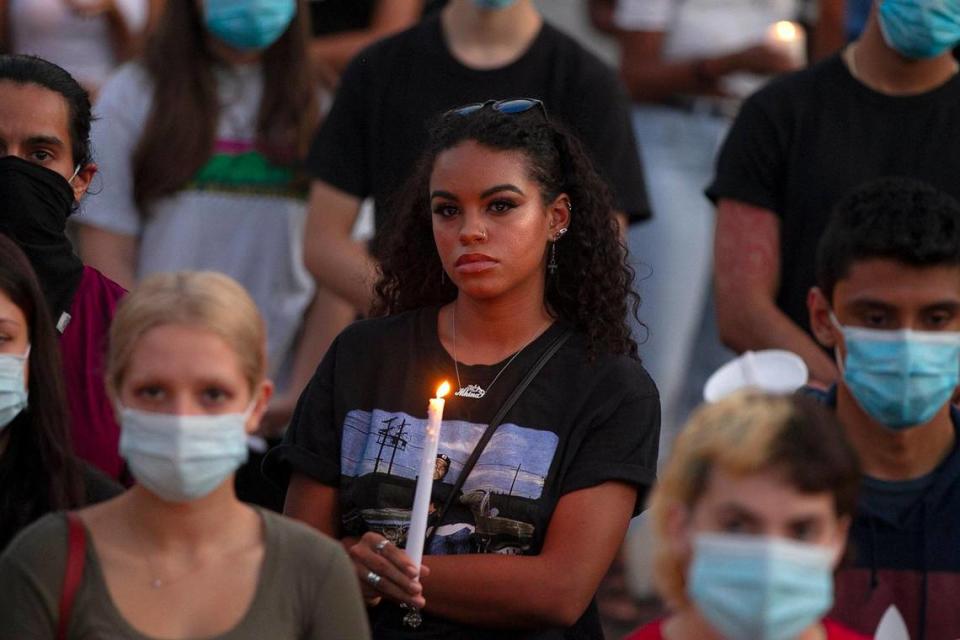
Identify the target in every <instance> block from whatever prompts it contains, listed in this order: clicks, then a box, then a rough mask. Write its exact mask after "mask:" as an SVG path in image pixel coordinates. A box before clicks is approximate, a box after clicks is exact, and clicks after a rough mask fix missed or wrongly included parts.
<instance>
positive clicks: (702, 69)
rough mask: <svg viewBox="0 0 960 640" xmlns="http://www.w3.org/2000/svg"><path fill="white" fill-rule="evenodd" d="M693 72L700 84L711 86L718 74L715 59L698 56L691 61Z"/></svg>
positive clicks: (719, 74)
mask: <svg viewBox="0 0 960 640" xmlns="http://www.w3.org/2000/svg"><path fill="white" fill-rule="evenodd" d="M693 73H694V75H695V76H696V78H697V82H698V83H699V84H700V85H702V86H711V85H713V83H715V82H716V81H717V80H718V79H719V78H720V76H721V75H722V74H721V73H719V70H718V69H717V64H716V61H715V60H714V59H712V58H700V59H698V60H696V61H695V62H694V63H693Z"/></svg>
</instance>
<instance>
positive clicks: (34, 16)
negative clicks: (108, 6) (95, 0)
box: [7, 0, 150, 86]
mask: <svg viewBox="0 0 960 640" xmlns="http://www.w3.org/2000/svg"><path fill="white" fill-rule="evenodd" d="M114 2H115V3H116V5H117V9H118V10H119V11H120V13H121V15H122V16H123V18H124V20H125V22H126V23H127V27H128V28H129V29H130V30H131V31H133V32H134V33H140V32H141V31H143V29H144V28H145V27H146V26H147V18H148V17H149V16H148V13H149V10H150V7H149V3H148V0H114ZM7 11H8V12H9V18H10V22H9V24H10V34H11V38H12V40H13V50H14V51H16V52H17V53H30V54H33V55H36V56H40V57H41V58H44V59H45V60H49V61H50V62H53V63H55V64H58V65H60V66H61V67H63V68H64V69H66V70H67V71H68V72H70V75H72V76H73V77H74V78H76V79H77V80H78V81H80V82H81V83H83V84H85V85H87V86H100V85H101V84H103V83H104V82H105V81H106V79H107V77H108V76H109V75H110V72H111V71H113V68H114V67H115V66H116V64H117V61H116V56H114V53H113V43H112V41H111V39H110V28H109V25H108V24H107V19H106V18H105V17H103V16H98V17H95V18H84V17H82V16H80V15H78V14H77V13H76V12H75V11H74V10H73V9H72V8H70V6H69V5H68V4H67V2H66V0H10V3H9V6H8V9H7Z"/></svg>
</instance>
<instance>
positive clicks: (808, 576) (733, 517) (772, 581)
mask: <svg viewBox="0 0 960 640" xmlns="http://www.w3.org/2000/svg"><path fill="white" fill-rule="evenodd" d="M858 483H859V465H858V464H857V460H856V457H855V455H854V453H853V451H852V449H851V448H850V447H849V445H848V444H847V443H846V441H845V440H844V439H843V435H842V431H841V429H840V427H839V425H837V423H836V422H835V421H834V420H833V418H832V417H831V416H830V415H829V414H828V413H827V412H825V411H824V410H823V409H822V408H820V407H819V406H816V403H814V402H812V401H810V400H809V399H806V398H800V397H787V396H766V395H761V394H758V393H753V392H745V393H741V394H738V395H735V396H733V397H730V398H727V399H725V400H723V401H721V402H719V403H717V404H714V405H710V406H707V407H705V408H703V409H701V410H700V411H699V412H698V413H696V414H695V415H694V417H693V418H692V419H691V420H690V422H689V423H687V425H686V427H685V428H684V430H683V432H682V433H681V435H680V437H679V438H678V439H677V441H676V445H675V447H674V450H673V454H672V455H671V458H670V461H669V463H668V466H667V468H666V470H665V472H664V473H663V475H662V476H661V479H660V481H659V484H658V485H657V486H656V487H655V488H654V492H653V494H652V495H651V499H650V512H651V516H652V518H653V523H654V529H655V532H656V536H657V538H658V540H657V546H656V557H655V579H656V582H657V586H658V589H659V591H660V594H661V595H662V596H663V597H664V599H665V600H666V601H667V603H668V604H669V605H670V606H671V608H672V613H671V615H670V616H668V617H667V618H666V619H664V620H661V621H657V622H654V623H652V624H650V625H647V626H646V627H643V628H641V629H639V630H637V631H635V632H634V633H633V634H632V635H631V636H629V638H628V640H658V639H661V638H666V639H668V640H720V639H721V638H722V639H725V640H822V639H824V638H826V639H827V640H862V638H863V637H862V636H860V635H858V634H855V633H853V632H851V631H849V630H847V629H845V628H843V627H841V626H839V625H837V624H836V623H834V622H831V621H830V620H823V616H824V615H825V614H826V613H827V611H828V610H829V609H830V607H831V605H832V603H833V570H834V568H835V567H836V565H837V564H838V563H839V561H840V559H841V556H842V555H843V551H844V547H845V544H846V537H847V530H848V528H849V526H850V517H851V513H852V512H853V509H854V506H855V500H856V493H857V487H858Z"/></svg>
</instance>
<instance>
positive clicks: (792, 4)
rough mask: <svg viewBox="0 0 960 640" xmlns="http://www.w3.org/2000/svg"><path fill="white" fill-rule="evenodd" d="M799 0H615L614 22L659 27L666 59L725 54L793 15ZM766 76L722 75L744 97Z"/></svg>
mask: <svg viewBox="0 0 960 640" xmlns="http://www.w3.org/2000/svg"><path fill="white" fill-rule="evenodd" d="M799 11H800V2H799V0H617V7H616V11H615V13H614V23H615V24H616V26H617V27H619V28H620V29H623V30H625V31H661V32H663V33H664V34H666V35H665V39H664V45H663V59H664V60H667V61H675V60H689V59H691V58H705V57H714V56H719V55H724V54H727V53H732V52H734V51H739V50H741V49H745V48H747V47H751V46H753V45H756V44H759V43H761V42H763V40H764V38H765V36H766V33H767V31H768V30H769V28H770V26H771V25H772V24H774V23H775V22H779V21H781V20H795V19H796V18H797V16H798V13H799ZM766 79H767V78H766V77H764V76H758V75H755V74H750V73H735V74H731V75H729V76H727V77H725V78H723V79H722V81H721V83H722V84H721V86H722V87H723V89H724V90H725V91H726V93H727V94H729V95H731V96H736V97H741V98H743V97H746V96H747V95H749V94H750V93H753V91H755V90H756V89H758V88H759V87H760V86H761V85H762V84H763V83H764V82H765V81H766Z"/></svg>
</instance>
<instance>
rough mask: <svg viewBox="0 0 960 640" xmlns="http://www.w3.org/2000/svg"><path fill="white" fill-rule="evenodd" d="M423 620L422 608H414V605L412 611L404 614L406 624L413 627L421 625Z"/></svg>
mask: <svg viewBox="0 0 960 640" xmlns="http://www.w3.org/2000/svg"><path fill="white" fill-rule="evenodd" d="M422 622H423V617H421V615H420V610H419V609H414V608H413V607H410V611H408V612H407V614H406V615H405V616H403V624H404V626H406V627H410V628H411V629H416V628H417V627H419V626H420V624H421V623H422Z"/></svg>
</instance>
